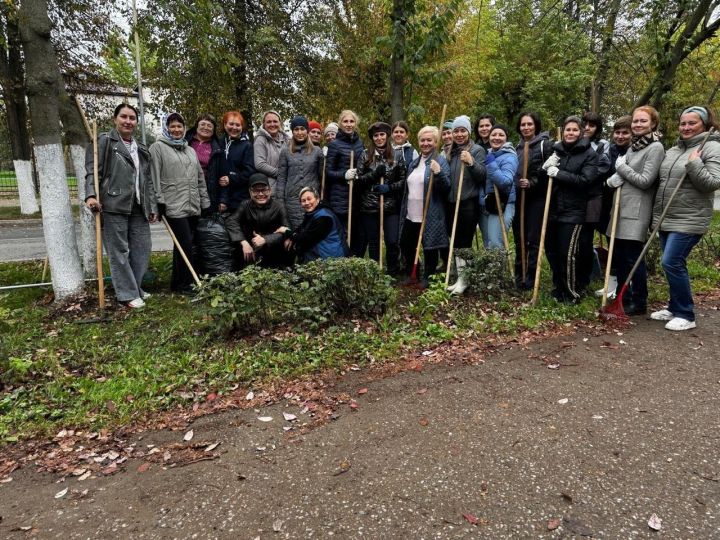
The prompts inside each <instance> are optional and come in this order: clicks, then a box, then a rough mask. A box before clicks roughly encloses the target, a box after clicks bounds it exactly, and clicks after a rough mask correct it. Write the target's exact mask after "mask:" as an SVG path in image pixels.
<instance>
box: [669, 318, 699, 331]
mask: <svg viewBox="0 0 720 540" xmlns="http://www.w3.org/2000/svg"><path fill="white" fill-rule="evenodd" d="M696 326H697V325H696V324H695V321H688V320H687V319H683V318H682V317H674V318H673V319H672V320H671V321H670V322H669V323H667V324H666V325H665V328H666V329H668V330H674V331H676V332H682V331H683V330H692V329H693V328H695V327H696Z"/></svg>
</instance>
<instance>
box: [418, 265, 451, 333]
mask: <svg viewBox="0 0 720 540" xmlns="http://www.w3.org/2000/svg"><path fill="white" fill-rule="evenodd" d="M449 302H450V293H448V292H447V290H446V289H445V274H434V275H432V276H430V283H429V284H428V288H427V289H425V290H424V291H423V293H422V294H421V295H420V296H418V297H417V300H415V301H414V302H410V305H409V311H410V314H411V315H413V316H414V317H417V319H418V320H419V321H420V322H421V323H423V324H428V323H431V322H432V321H434V320H435V316H436V315H437V314H438V313H439V312H440V310H441V308H443V307H445V306H447V304H448V303H449Z"/></svg>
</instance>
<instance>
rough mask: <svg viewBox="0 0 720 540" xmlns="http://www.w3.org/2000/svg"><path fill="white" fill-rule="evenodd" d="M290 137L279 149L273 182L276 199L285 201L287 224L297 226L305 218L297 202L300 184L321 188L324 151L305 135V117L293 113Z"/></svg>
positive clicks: (306, 129) (306, 130) (300, 189)
mask: <svg viewBox="0 0 720 540" xmlns="http://www.w3.org/2000/svg"><path fill="white" fill-rule="evenodd" d="M290 129H291V130H292V138H291V139H290V142H289V143H288V144H287V145H286V146H284V147H283V148H282V150H280V159H279V161H278V178H277V184H275V199H277V200H278V201H280V202H281V203H282V204H284V205H285V211H286V212H287V216H288V220H289V221H290V228H291V229H297V228H298V227H299V226H300V225H301V224H302V222H303V220H304V219H305V211H304V210H303V208H302V207H301V206H300V192H301V191H302V190H303V188H312V189H313V190H314V191H319V189H320V180H319V178H320V174H321V172H322V160H323V153H322V150H321V149H320V147H319V146H315V145H314V144H313V143H312V141H311V140H310V138H309V136H308V121H307V119H306V118H305V117H304V116H296V117H295V118H293V119H292V121H291V122H290Z"/></svg>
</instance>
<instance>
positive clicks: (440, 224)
mask: <svg viewBox="0 0 720 540" xmlns="http://www.w3.org/2000/svg"><path fill="white" fill-rule="evenodd" d="M421 159H424V160H425V189H424V190H423V201H424V200H425V197H426V196H427V189H428V184H429V183H430V161H432V160H433V159H434V160H436V161H437V162H438V163H439V164H440V167H441V168H442V170H441V171H440V174H436V175H433V185H432V194H431V196H430V206H429V207H428V209H427V216H426V218H425V230H424V231H423V239H422V245H423V248H424V249H442V248H446V247H448V246H449V245H450V240H449V238H448V234H447V228H446V226H445V201H446V200H447V194H448V192H449V191H450V166H449V165H448V162H447V160H446V159H445V156H444V155H443V154H438V153H436V152H434V153H433V154H432V155H431V156H429V157H427V158H424V157H423V156H418V157H417V158H416V159H415V160H414V161H413V162H412V163H411V164H410V165H409V166H408V171H407V174H408V176H410V173H411V172H413V171H414V170H415V169H416V168H417V166H418V165H419V164H420V160H421ZM407 204H408V189H407V183H406V184H405V190H404V194H403V198H402V203H401V208H400V238H402V229H403V225H404V224H405V220H406V219H407Z"/></svg>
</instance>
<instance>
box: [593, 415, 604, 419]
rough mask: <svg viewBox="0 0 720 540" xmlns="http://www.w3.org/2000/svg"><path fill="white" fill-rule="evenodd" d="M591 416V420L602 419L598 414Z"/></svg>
mask: <svg viewBox="0 0 720 540" xmlns="http://www.w3.org/2000/svg"><path fill="white" fill-rule="evenodd" d="M592 418H593V420H602V419H603V417H602V415H599V414H593V416H592Z"/></svg>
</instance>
